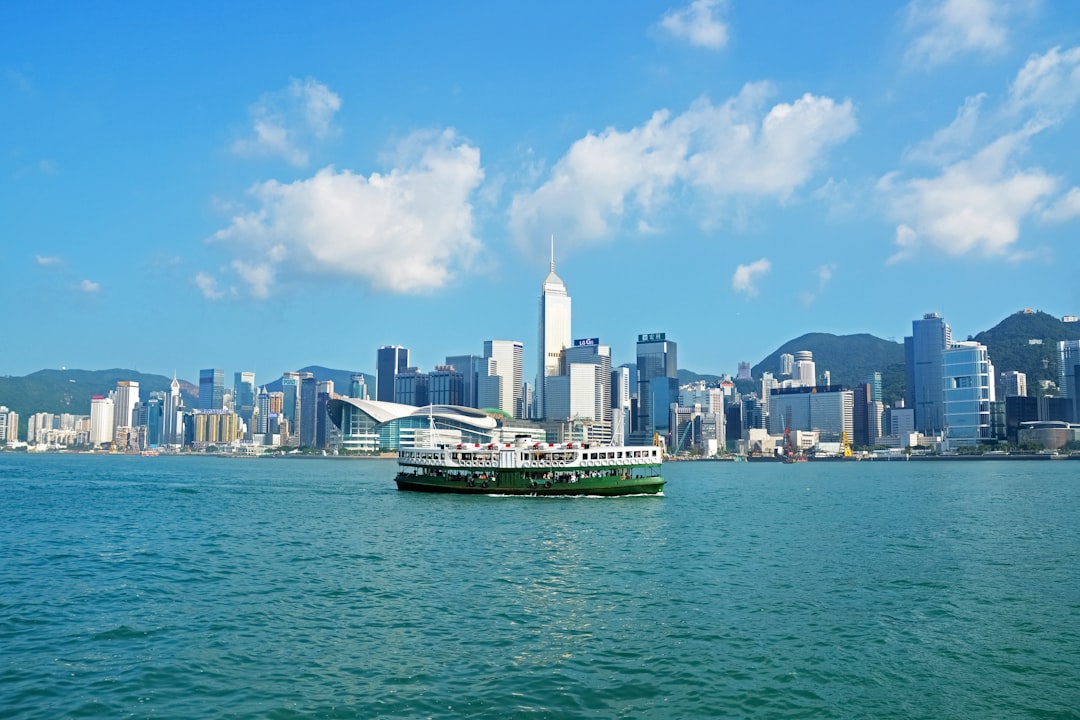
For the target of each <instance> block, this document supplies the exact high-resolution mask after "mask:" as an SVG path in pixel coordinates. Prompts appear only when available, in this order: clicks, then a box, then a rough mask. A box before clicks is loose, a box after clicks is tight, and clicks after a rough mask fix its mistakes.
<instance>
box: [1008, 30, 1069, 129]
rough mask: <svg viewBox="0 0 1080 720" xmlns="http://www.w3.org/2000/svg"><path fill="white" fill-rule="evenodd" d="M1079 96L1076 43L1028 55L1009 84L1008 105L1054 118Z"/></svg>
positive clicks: (1012, 109) (1043, 117) (1058, 117)
mask: <svg viewBox="0 0 1080 720" xmlns="http://www.w3.org/2000/svg"><path fill="white" fill-rule="evenodd" d="M1078 100H1080V47H1074V48H1070V49H1068V50H1065V51H1064V52H1062V50H1061V48H1059V47H1055V48H1052V49H1050V50H1049V51H1047V52H1046V53H1044V54H1043V55H1032V56H1031V57H1030V58H1028V61H1027V63H1025V64H1024V67H1022V68H1021V69H1020V72H1018V73H1017V74H1016V79H1014V80H1013V83H1012V85H1011V86H1010V87H1009V109H1010V110H1011V111H1012V112H1014V113H1019V112H1023V111H1025V110H1027V111H1034V112H1035V113H1036V114H1037V115H1038V116H1039V117H1040V118H1041V119H1043V120H1044V121H1045V122H1057V121H1059V120H1060V116H1061V115H1062V114H1063V113H1065V112H1068V111H1069V110H1071V109H1072V107H1073V106H1074V105H1076V103H1077V101H1078Z"/></svg>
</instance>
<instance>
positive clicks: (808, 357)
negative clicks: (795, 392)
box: [792, 350, 817, 387]
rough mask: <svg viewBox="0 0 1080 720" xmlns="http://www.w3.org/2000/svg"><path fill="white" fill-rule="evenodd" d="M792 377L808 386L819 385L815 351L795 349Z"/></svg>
mask: <svg viewBox="0 0 1080 720" xmlns="http://www.w3.org/2000/svg"><path fill="white" fill-rule="evenodd" d="M792 379H793V380H795V381H797V382H798V383H799V384H800V385H804V386H807V387H813V386H815V385H817V367H816V365H815V364H814V353H812V352H810V351H809V350H797V351H795V365H794V373H793V375H792Z"/></svg>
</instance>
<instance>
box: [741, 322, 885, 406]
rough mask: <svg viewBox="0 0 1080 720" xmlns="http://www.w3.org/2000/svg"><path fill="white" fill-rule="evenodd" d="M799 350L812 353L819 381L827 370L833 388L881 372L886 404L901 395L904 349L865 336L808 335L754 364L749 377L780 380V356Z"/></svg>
mask: <svg viewBox="0 0 1080 720" xmlns="http://www.w3.org/2000/svg"><path fill="white" fill-rule="evenodd" d="M798 350H809V351H810V352H812V353H814V365H815V366H816V369H817V375H818V382H821V381H822V375H823V374H824V372H825V371H826V370H828V371H829V377H830V380H831V382H832V384H833V385H845V386H847V387H854V386H855V385H857V384H859V383H861V382H865V380H866V378H867V376H868V375H870V373H872V372H880V373H881V374H882V394H883V396H884V400H885V402H886V403H887V404H892V403H894V402H895V401H896V400H897V399H898V398H901V397H903V396H904V386H903V384H904V346H903V345H902V344H901V343H897V342H892V341H889V340H882V339H881V338H879V337H875V336H873V335H868V334H866V333H860V334H857V335H833V334H831V333H807V334H806V335H802V336H800V337H797V338H795V339H794V340H789V341H788V342H786V343H784V344H783V345H781V346H780V347H778V348H777V349H776V350H775V351H773V352H772V354H770V355H768V356H767V357H766V358H765V359H764V360H762V361H761V362H759V363H758V364H757V365H755V366H754V367H753V368H752V369H751V374H753V376H754V378H755V379H758V378H760V377H761V375H762V373H766V372H771V373H772V374H773V375H774V376H775V377H776V378H777V379H781V375H780V356H781V355H783V354H784V353H790V354H792V355H794V354H795V352H796V351H798Z"/></svg>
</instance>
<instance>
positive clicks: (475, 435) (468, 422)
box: [327, 396, 545, 453]
mask: <svg viewBox="0 0 1080 720" xmlns="http://www.w3.org/2000/svg"><path fill="white" fill-rule="evenodd" d="M327 412H328V413H329V416H330V420H331V422H332V423H333V424H334V425H335V426H336V427H337V428H338V429H339V431H340V433H341V447H342V449H344V450H346V451H350V452H362V453H377V452H393V451H397V450H399V449H401V448H409V447H416V446H422V445H425V444H428V443H430V442H432V441H433V440H434V441H435V442H439V443H447V444H458V443H485V444H486V443H490V442H503V441H504V440H505V441H507V442H512V441H513V439H514V438H515V436H517V435H521V434H525V435H528V436H529V437H530V441H533V440H532V438H535V441H536V442H540V441H543V440H544V439H545V438H544V435H543V432H542V431H537V430H536V429H535V428H531V429H530V428H526V429H522V428H516V427H513V426H511V427H509V428H508V429H507V433H506V434H503V433H500V432H499V430H500V426H499V422H498V421H497V420H496V419H495V418H493V417H491V416H490V415H488V414H487V413H485V412H483V411H481V410H477V409H475V408H465V407H460V406H449V405H436V406H428V407H423V408H416V407H412V406H410V405H400V404H398V403H387V402H379V401H376V400H361V399H358V398H344V397H340V396H338V397H334V398H331V399H330V401H329V402H328V404H327ZM432 424H434V426H435V428H436V430H435V437H434V438H432V433H431V427H432ZM507 434H509V439H508V440H507V439H506V435H507Z"/></svg>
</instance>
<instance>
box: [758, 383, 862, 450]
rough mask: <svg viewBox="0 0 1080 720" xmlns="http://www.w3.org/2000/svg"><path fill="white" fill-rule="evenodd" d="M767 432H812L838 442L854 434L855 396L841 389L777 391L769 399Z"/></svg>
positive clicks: (820, 388)
mask: <svg viewBox="0 0 1080 720" xmlns="http://www.w3.org/2000/svg"><path fill="white" fill-rule="evenodd" d="M769 408H770V411H769V432H770V433H771V434H773V435H782V434H783V433H784V432H785V431H788V432H794V431H796V430H806V431H815V432H817V433H818V434H819V437H820V439H821V440H822V441H824V442H839V441H840V440H841V438H842V434H844V433H846V434H847V436H848V438H850V437H852V435H853V434H854V431H855V427H854V425H855V419H854V409H855V393H854V392H853V391H852V390H848V389H847V388H844V387H842V386H839V385H837V386H833V387H828V386H825V385H817V386H814V387H806V386H799V387H791V388H778V389H776V390H773V391H772V396H771V397H770V398H769Z"/></svg>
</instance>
